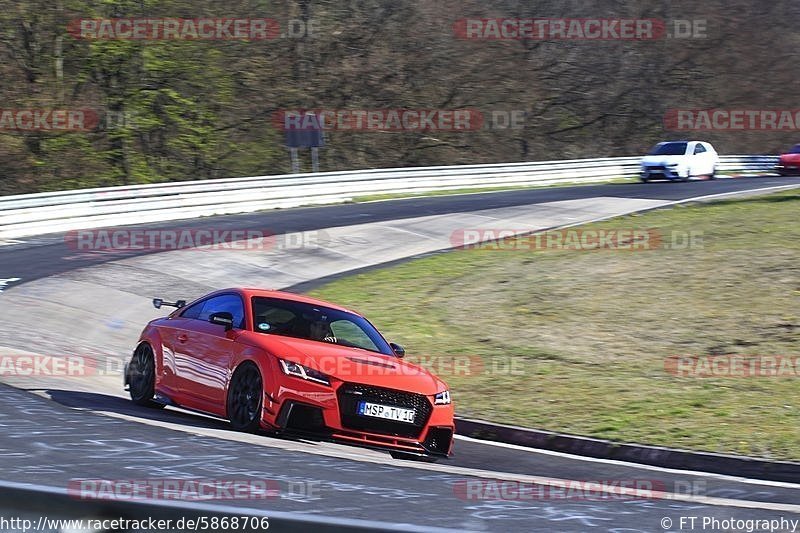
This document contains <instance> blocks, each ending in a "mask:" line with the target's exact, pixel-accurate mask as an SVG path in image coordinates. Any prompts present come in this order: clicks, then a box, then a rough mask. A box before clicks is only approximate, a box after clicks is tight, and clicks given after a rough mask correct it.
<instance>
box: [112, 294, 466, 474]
mask: <svg viewBox="0 0 800 533" xmlns="http://www.w3.org/2000/svg"><path fill="white" fill-rule="evenodd" d="M153 304H154V305H155V306H156V308H160V307H161V306H162V305H167V306H173V307H176V308H177V309H176V310H175V311H173V312H172V313H171V314H170V315H169V316H167V317H163V318H158V319H156V320H153V321H152V322H150V323H149V324H147V326H146V327H145V328H144V331H143V332H142V334H141V337H140V340H139V343H138V345H137V346H136V349H135V350H134V353H133V357H132V359H131V361H130V363H128V365H126V369H125V385H126V387H127V390H129V392H130V395H131V399H132V400H133V401H134V402H135V403H136V404H139V405H147V406H152V407H163V406H165V405H173V406H178V407H183V408H187V409H192V410H196V411H201V412H204V413H208V414H211V415H214V416H217V417H223V418H227V419H228V420H229V421H230V423H231V425H232V426H233V427H234V428H235V429H237V430H241V431H256V430H259V429H262V430H267V431H272V432H278V433H289V434H294V435H299V436H305V437H312V438H318V439H323V440H333V441H337V442H343V443H350V444H355V445H359V446H365V447H371V448H377V449H382V450H386V451H389V452H390V453H391V454H392V456H393V457H396V458H404V459H423V460H434V459H435V458H437V457H447V456H449V455H450V453H451V448H452V443H453V433H454V429H455V428H454V424H453V404H452V402H451V399H450V392H449V390H448V388H447V385H446V384H445V383H444V382H443V381H441V380H440V379H438V378H437V377H436V376H434V375H433V374H431V373H430V372H428V371H427V370H425V369H424V368H421V367H419V366H416V365H413V364H410V363H407V362H405V361H403V360H402V357H403V356H404V354H405V352H404V350H403V349H402V348H401V347H400V346H398V345H396V344H393V343H389V342H387V341H386V340H385V339H384V338H383V336H382V335H381V334H380V333H379V332H378V330H377V329H375V327H374V326H372V324H370V322H369V321H368V320H367V319H366V318H364V317H363V316H361V315H359V314H357V313H354V312H352V311H349V310H347V309H345V308H343V307H339V306H337V305H334V304H330V303H327V302H323V301H321V300H316V299H313V298H308V297H305V296H300V295H296V294H290V293H285V292H279V291H270V290H260V289H242V288H235V289H225V290H221V291H217V292H213V293H211V294H208V295H206V296H204V297H202V298H200V299H198V300H196V301H194V302H192V303H190V304H188V305H186V303H185V302H184V301H178V302H175V303H169V302H164V301H163V300H160V299H156V300H154V301H153Z"/></svg>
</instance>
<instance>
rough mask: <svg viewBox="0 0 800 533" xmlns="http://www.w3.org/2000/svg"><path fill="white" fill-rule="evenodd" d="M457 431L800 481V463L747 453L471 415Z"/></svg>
mask: <svg viewBox="0 0 800 533" xmlns="http://www.w3.org/2000/svg"><path fill="white" fill-rule="evenodd" d="M456 434H457V435H463V436H465V437H471V438H474V439H480V440H486V441H491V442H501V443H504V444H513V445H516V446H523V447H526V448H537V449H542V450H549V451H554V452H561V453H566V454H570V455H580V456H582V457H593V458H595V459H609V460H614V461H622V462H626V463H637V464H643V465H650V466H657V467H661V468H671V469H675V470H693V471H700V472H709V473H713V474H723V475H729V476H736V477H744V478H752V479H763V480H767V481H780V482H788V483H797V482H798V481H800V463H793V462H783V461H768V460H766V459H758V458H755V457H748V456H744V455H728V454H718V453H711V452H694V451H690V450H682V449H674V448H666V447H662V446H645V445H641V444H634V443H623V442H615V441H610V440H604V439H593V438H591V437H580V436H577V435H568V434H565V433H556V432H552V431H543V430H539V429H530V428H523V427H519V426H510V425H506V424H495V423H493V422H486V421H483V420H473V419H469V418H456Z"/></svg>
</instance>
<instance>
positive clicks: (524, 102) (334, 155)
mask: <svg viewBox="0 0 800 533" xmlns="http://www.w3.org/2000/svg"><path fill="white" fill-rule="evenodd" d="M0 6H2V10H0V54H2V61H0V77H1V79H2V82H0V92H1V93H2V94H1V96H2V99H1V100H0V101H2V104H0V108H2V109H91V110H94V112H96V113H97V115H98V124H97V127H95V128H92V129H91V130H90V131H81V132H53V131H13V130H9V129H4V130H3V129H0V194H16V193H24V192H34V191H46V190H59V189H68V188H79V187H96V186H111V185H128V184H135V183H151V182H160V181H175V180H196V179H211V178H225V177H236V176H254V175H266V174H279V173H286V172H289V171H290V168H291V167H290V161H289V156H288V152H287V149H286V147H285V146H284V134H283V132H282V131H281V130H280V128H277V127H276V126H275V123H274V120H272V117H274V115H275V113H278V112H279V111H281V110H285V109H463V108H470V109H477V110H481V111H482V112H484V113H487V114H488V113H490V112H492V111H497V110H499V111H509V112H511V111H514V112H523V113H524V121H523V123H522V124H520V127H517V128H506V129H492V128H489V127H485V128H483V129H481V130H479V131H469V132H463V131H461V132H442V131H435V132H430V131H362V132H353V131H330V132H327V133H326V147H325V148H324V149H323V150H322V152H321V169H322V170H342V169H359V168H375V167H402V166H421V165H453V164H467V163H492V162H510V161H526V160H544V159H564V158H575V157H599V156H621V155H635V154H639V153H641V152H642V151H643V150H645V149H646V148H647V147H648V146H650V145H652V144H653V143H655V142H657V141H660V140H664V139H667V138H676V137H677V138H686V137H700V138H703V139H705V140H708V141H710V142H712V143H714V144H715V145H716V147H717V149H718V150H719V151H720V153H723V154H725V153H728V154H730V153H776V152H777V151H779V150H781V149H783V148H785V147H787V146H789V145H791V144H795V143H797V142H800V132H798V131H717V132H688V133H687V132H670V131H666V130H665V126H664V115H665V113H666V112H667V111H668V110H670V109H676V108H681V109H706V108H726V109H793V108H798V107H800V106H798V104H797V91H798V87H800V71H799V70H798V69H797V67H796V63H795V60H796V58H797V55H798V52H797V51H798V49H800V37H799V34H798V31H797V20H798V19H799V18H800V3H798V2H796V1H794V0H777V1H773V2H760V1H755V0H749V1H747V0H727V1H722V0H710V1H707V2H689V1H685V0H678V1H670V2H666V1H663V0H659V1H656V0H645V1H642V2H623V1H617V0H604V1H598V0H586V1H581V2H578V1H572V0H541V1H535V2H531V1H511V0H459V1H452V0H443V1H433V0H401V1H397V0H299V1H287V2H268V1H261V0H249V1H248V0H231V1H228V2H219V1H212V0H26V1H19V2H17V1H11V0H0ZM222 17H226V18H237V17H241V18H244V17H265V18H270V19H275V20H276V21H278V22H279V23H280V24H281V27H282V29H284V30H285V29H286V28H287V27H288V21H302V22H303V23H304V24H306V27H312V28H313V32H312V33H311V34H308V33H306V34H303V35H302V36H298V37H292V38H289V37H286V38H276V39H270V40H252V41H249V40H236V39H228V40H109V39H87V38H77V37H76V36H74V35H73V34H72V33H71V32H70V31H68V28H70V25H71V24H73V25H74V21H76V20H78V19H101V18H184V19H197V18H222ZM494 17H507V18H534V17H535V18H542V17H559V18H567V17H572V18H647V19H661V20H666V21H674V20H703V21H705V30H704V32H703V35H702V36H694V37H693V38H684V39H677V38H663V39H651V40H633V41H627V40H606V41H587V40H575V39H570V40H497V41H492V40H469V39H460V38H458V37H457V36H456V34H455V32H454V24H455V23H456V21H458V20H460V19H464V18H478V19H480V18H494ZM304 155H305V163H307V154H304ZM304 169H306V170H307V169H308V165H307V164H306V165H305V166H304Z"/></svg>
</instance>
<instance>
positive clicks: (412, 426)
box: [336, 383, 433, 439]
mask: <svg viewBox="0 0 800 533" xmlns="http://www.w3.org/2000/svg"><path fill="white" fill-rule="evenodd" d="M336 396H337V398H338V400H339V412H340V415H341V420H342V426H343V427H345V428H349V429H356V430H361V431H368V432H370V433H378V434H381V435H395V436H398V437H405V438H409V439H416V438H418V437H419V435H420V433H422V429H423V428H424V427H425V425H426V424H427V423H428V420H429V419H430V417H431V413H432V412H433V406H432V405H431V402H430V401H429V400H428V398H427V397H426V396H424V395H422V394H415V393H413V392H405V391H398V390H393V389H384V388H381V387H373V386H370V385H362V384H359V383H344V384H343V385H342V386H341V387H339V390H338V391H336ZM361 402H370V403H376V404H380V405H388V406H392V407H401V408H403V409H414V411H415V413H416V414H415V417H414V422H413V423H407V422H395V421H393V420H383V419H381V418H375V417H370V416H362V415H360V414H359V405H360V404H361Z"/></svg>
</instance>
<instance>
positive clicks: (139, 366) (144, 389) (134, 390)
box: [128, 343, 164, 409]
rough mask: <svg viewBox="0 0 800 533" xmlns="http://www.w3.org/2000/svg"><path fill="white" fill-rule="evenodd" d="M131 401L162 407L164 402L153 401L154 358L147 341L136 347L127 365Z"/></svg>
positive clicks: (154, 390) (145, 405) (146, 405)
mask: <svg viewBox="0 0 800 533" xmlns="http://www.w3.org/2000/svg"><path fill="white" fill-rule="evenodd" d="M128 376H129V379H130V386H129V387H128V390H129V392H130V395H131V401H133V403H135V404H136V405H141V406H144V407H153V408H156V409H162V408H163V407H164V404H162V403H158V402H154V401H153V396H155V394H156V358H155V355H154V354H153V349H152V348H150V345H149V344H147V343H142V344H140V345H139V346H137V347H136V350H135V351H134V352H133V357H132V358H131V363H130V365H129V367H128Z"/></svg>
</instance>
